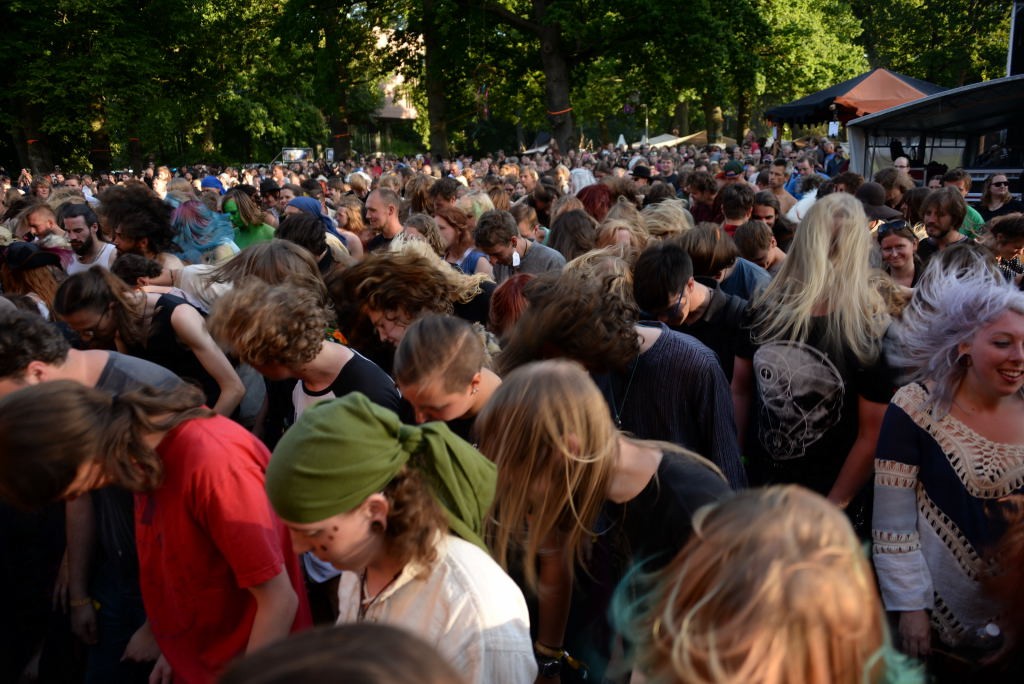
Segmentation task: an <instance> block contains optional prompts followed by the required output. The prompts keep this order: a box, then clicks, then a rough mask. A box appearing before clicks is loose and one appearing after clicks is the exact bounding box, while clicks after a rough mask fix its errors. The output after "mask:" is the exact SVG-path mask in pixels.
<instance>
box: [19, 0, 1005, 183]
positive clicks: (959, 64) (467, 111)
mask: <svg viewBox="0 0 1024 684" xmlns="http://www.w3.org/2000/svg"><path fill="white" fill-rule="evenodd" d="M6 4H7V7H8V8H9V10H8V11H5V14H4V29H5V30H4V34H5V36H4V37H5V40H3V41H0V60H3V63H4V64H5V65H7V66H8V68H7V69H5V70H4V71H3V73H2V74H0V124H2V125H3V127H4V128H5V129H8V130H10V131H11V132H12V140H13V142H14V144H15V148H17V151H18V153H19V156H22V157H26V156H27V157H29V158H31V159H32V161H33V163H34V164H36V165H37V166H39V167H44V166H45V165H46V164H47V163H50V164H52V163H54V162H57V163H61V164H63V165H64V166H65V168H72V169H74V168H83V169H84V168H86V167H87V166H88V165H89V160H90V157H95V156H96V153H95V150H97V149H107V148H109V150H110V152H111V154H112V155H113V159H111V160H110V161H109V162H108V163H112V164H113V165H115V166H128V165H130V164H133V163H139V162H140V160H141V159H144V158H147V157H148V158H153V159H155V160H158V161H160V162H166V163H171V164H175V163H182V162H187V161H197V160H202V159H215V158H216V159H231V160H235V161H242V160H255V159H264V160H265V159H269V158H270V157H272V156H274V154H275V153H276V152H277V150H278V148H280V147H281V146H283V145H301V146H315V145H324V144H325V143H328V142H329V141H330V140H332V139H337V138H336V136H338V135H339V134H343V133H345V132H346V131H348V127H353V128H357V129H360V132H361V134H364V133H365V132H367V131H372V130H375V129H376V128H377V127H378V126H379V125H380V122H378V121H376V120H375V117H374V113H375V112H376V110H377V109H378V108H379V107H380V105H381V91H380V87H379V86H380V83H381V82H382V81H383V80H384V79H386V78H387V77H388V76H389V75H391V74H395V73H401V74H403V75H404V76H405V77H406V85H405V86H404V87H405V89H406V91H407V92H408V93H411V98H410V99H411V100H412V101H413V102H414V103H415V105H416V107H417V110H418V111H419V114H420V118H419V120H417V121H416V122H415V123H414V124H413V126H414V128H415V130H416V132H417V133H418V135H419V136H420V137H421V138H422V139H423V141H424V144H426V143H427V142H428V139H429V138H431V136H430V126H429V121H428V116H427V115H428V112H429V111H435V112H440V114H438V116H440V117H443V123H444V124H446V127H447V133H444V131H443V128H442V134H444V135H447V137H448V139H449V141H450V142H451V143H452V144H453V146H454V149H455V150H457V151H481V150H486V149H493V148H495V147H498V146H501V147H505V148H506V149H508V148H511V147H512V144H511V143H512V140H511V138H514V137H515V136H516V134H517V132H518V133H521V135H522V138H523V141H524V142H525V143H526V144H529V143H530V142H531V141H532V139H533V136H534V134H535V133H536V132H537V131H539V130H551V129H552V127H553V125H554V122H555V119H553V118H552V117H549V116H548V114H547V111H548V109H549V108H550V106H549V102H550V101H551V99H550V98H551V93H550V92H549V89H548V86H549V85H550V83H549V79H550V77H551V73H553V72H551V71H550V68H551V60H550V59H542V54H541V43H542V40H544V41H547V43H546V44H547V45H548V49H549V51H555V52H556V53H557V55H558V56H559V58H560V59H562V60H563V62H562V63H564V64H565V65H566V68H567V70H568V80H567V84H566V85H565V88H566V91H565V92H566V93H567V94H566V95H565V97H566V99H567V101H568V102H569V103H570V106H571V107H572V113H571V117H572V120H573V123H574V125H575V127H576V128H577V129H581V130H586V131H587V135H588V136H597V137H599V138H601V141H608V140H614V139H615V138H616V137H617V136H618V134H619V133H620V132H625V133H627V134H628V136H629V137H632V136H633V135H636V134H637V133H638V131H642V130H643V115H644V113H645V112H646V114H647V115H648V118H649V120H650V127H651V132H652V134H654V133H658V132H663V131H664V130H667V129H668V128H669V127H670V126H671V125H672V123H673V121H672V120H673V115H674V113H675V111H676V107H677V105H678V103H680V102H685V103H687V104H688V105H689V112H690V116H691V123H692V124H695V125H701V124H703V123H704V119H705V117H706V116H707V115H708V114H709V113H710V112H711V109H712V108H713V107H715V106H721V107H722V109H723V110H724V112H725V115H726V119H727V122H728V123H729V125H730V129H729V130H727V131H726V133H727V134H732V133H733V130H734V129H733V128H732V126H734V125H735V127H736V128H742V127H743V126H744V125H745V124H746V123H747V122H748V121H754V122H756V121H757V120H758V119H759V113H760V112H761V111H763V109H765V108H767V107H770V106H773V105H775V104H779V103H782V102H786V101H789V100H792V99H795V98H797V97H800V96H802V95H805V94H807V93H809V92H812V91H814V90H818V89H821V88H824V87H827V86H829V85H832V84H835V83H838V82H840V81H842V80H845V79H847V78H850V77H852V76H855V75H857V74H859V73H862V72H863V71H865V70H867V69H868V68H869V66H871V67H876V66H884V67H887V68H890V69H893V70H895V71H898V72H901V73H905V74H908V75H911V76H915V77H918V78H922V79H925V80H929V81H933V82H936V83H940V84H943V85H947V86H955V85H960V84H962V83H969V82H975V81H979V80H983V79H988V78H995V77H998V76H1001V75H1003V70H1004V66H1005V53H1006V46H1007V42H1008V32H1009V16H1010V9H1011V5H1012V3H1011V2H1010V0H886V2H875V1H874V0H690V1H689V2H686V3H664V2H648V3H639V2H638V3H623V2H621V0H615V1H614V2H613V1H612V0H479V1H477V0H362V1H356V0H251V2H248V3H242V4H240V5H231V6H229V5H225V4H223V3H219V2H214V1H213V0H163V1H162V2H156V1H155V0H140V1H137V2H128V0H108V2H106V3H104V4H102V5H97V4H95V3H93V4H90V3H81V2H73V1H72V0H32V1H31V2H30V1H29V0H8V1H7V3H6ZM549 56H550V54H549ZM546 70H548V72H547V73H546ZM428 83H435V84H437V87H435V88H433V89H428V88H427V87H426V85H427V84H428ZM428 104H429V106H428ZM436 123H437V121H435V124H436ZM435 128H436V127H435ZM435 133H436V131H435ZM30 139H31V140H35V141H38V142H36V143H33V145H32V146H29V145H28V143H27V141H28V140H30ZM136 140H137V141H138V144H135V142H134V141H136ZM430 143H431V144H433V143H434V141H433V140H432V139H431V140H430ZM133 153H134V155H135V156H134V158H133V156H132V155H133Z"/></svg>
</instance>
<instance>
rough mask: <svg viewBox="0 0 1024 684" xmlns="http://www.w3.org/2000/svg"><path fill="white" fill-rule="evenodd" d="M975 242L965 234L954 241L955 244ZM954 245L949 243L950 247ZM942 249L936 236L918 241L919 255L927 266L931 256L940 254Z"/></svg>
mask: <svg viewBox="0 0 1024 684" xmlns="http://www.w3.org/2000/svg"><path fill="white" fill-rule="evenodd" d="M973 243H974V240H972V239H971V238H969V237H966V236H965V237H964V238H963V239H961V240H957V241H956V242H954V243H953V245H961V244H963V245H969V244H973ZM953 245H949V247H952V246H953ZM940 251H941V250H940V249H939V245H938V243H936V242H935V239H934V238H930V237H926V238H925V239H924V240H921V242H919V243H917V256H918V258H920V260H921V263H922V264H924V265H925V266H927V265H928V262H929V261H931V258H932V257H934V256H935V255H936V254H938V253H939V252H940ZM915 263H916V262H915Z"/></svg>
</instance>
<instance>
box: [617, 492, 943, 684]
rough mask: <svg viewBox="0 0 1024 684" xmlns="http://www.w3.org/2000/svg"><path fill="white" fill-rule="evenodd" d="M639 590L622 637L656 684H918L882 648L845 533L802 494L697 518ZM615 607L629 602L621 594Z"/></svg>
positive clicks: (868, 589)
mask: <svg viewBox="0 0 1024 684" xmlns="http://www.w3.org/2000/svg"><path fill="white" fill-rule="evenodd" d="M740 559H741V560H740ZM645 579H646V582H645V581H644V580H641V582H640V584H641V585H644V584H646V583H649V591H650V593H649V595H648V596H647V597H645V598H646V600H648V601H649V602H650V607H649V608H648V609H647V610H642V609H641V611H642V614H641V616H639V618H638V619H634V620H633V622H632V623H631V624H630V625H629V627H627V630H628V632H630V634H629V636H631V637H632V638H633V640H634V643H635V644H636V670H638V671H640V672H643V673H644V674H645V675H646V676H647V677H648V678H649V681H651V682H652V683H669V682H686V683H687V684H726V683H727V682H729V683H731V682H744V683H745V684H862V683H864V682H873V683H881V682H894V681H902V682H921V681H923V677H922V676H921V675H920V673H918V672H915V671H912V670H910V668H909V667H908V664H907V663H906V661H905V659H903V658H901V657H900V656H899V655H898V654H896V653H895V651H894V650H893V649H892V648H891V647H890V646H889V644H888V634H887V630H886V625H885V614H884V612H883V610H882V606H881V603H880V601H879V597H878V592H877V589H876V588H875V581H874V576H873V575H872V572H871V567H870V565H869V564H868V562H867V559H866V558H865V557H864V552H863V551H862V549H861V546H860V542H859V540H858V539H857V536H856V535H855V534H854V533H853V530H852V529H851V527H850V523H849V522H848V521H847V520H846V518H845V516H844V515H843V514H842V513H841V512H840V511H839V510H838V509H837V508H836V507H835V506H833V505H831V504H829V503H828V502H827V501H826V500H825V499H824V498H823V497H821V496H820V495H818V494H815V493H814V492H810V491H807V490H806V489H804V488H802V487H796V486H792V485H788V486H775V487H768V488H766V489H752V490H747V491H744V492H740V493H738V494H736V495H735V496H733V497H731V498H729V499H727V500H725V501H723V502H721V503H718V504H714V505H710V506H707V507H705V508H702V509H701V510H700V511H698V512H697V514H696V516H695V517H694V521H693V536H692V537H691V538H690V541H689V542H688V543H687V545H686V546H685V547H684V548H683V550H682V551H680V553H679V554H678V555H677V556H676V557H675V559H674V560H673V561H672V562H671V564H669V565H668V566H667V567H665V568H664V570H663V571H661V572H660V573H657V574H654V575H651V576H648V577H647V578H645ZM627 586H629V585H624V586H623V588H624V589H625V587H627ZM630 588H631V589H632V588H635V587H630ZM616 598H617V599H621V600H622V601H621V603H622V604H628V602H629V599H627V598H626V592H625V591H622V590H620V592H619V594H618V596H617V597H616ZM619 607H620V608H621V607H623V606H622V605H620V606H619ZM637 607H639V606H638V605H637V604H636V603H634V604H633V606H632V608H634V609H635V608H637ZM625 611H626V612H629V611H630V608H629V607H627V608H626V609H625ZM627 619H628V618H627Z"/></svg>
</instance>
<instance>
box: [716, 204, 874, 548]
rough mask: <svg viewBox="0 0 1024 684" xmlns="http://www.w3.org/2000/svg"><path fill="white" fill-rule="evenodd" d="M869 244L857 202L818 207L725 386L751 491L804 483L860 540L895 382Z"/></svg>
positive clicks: (759, 301) (761, 303)
mask: <svg viewBox="0 0 1024 684" xmlns="http://www.w3.org/2000/svg"><path fill="white" fill-rule="evenodd" d="M871 249H872V245H871V234H870V232H869V231H868V230H867V216H866V215H865V214H864V209H863V208H862V206H861V204H860V202H859V201H857V199H856V198H855V197H853V196H852V195H848V194H846V193H836V194H832V195H829V196H827V197H825V198H823V199H821V200H819V201H818V202H816V203H815V204H814V206H813V207H811V209H810V211H809V212H808V214H807V216H806V217H805V218H804V221H803V223H801V225H800V230H799V231H797V234H796V238H795V239H794V240H793V245H792V247H791V248H790V251H789V255H788V256H787V258H786V260H785V261H784V262H783V265H782V268H781V269H780V270H779V273H778V274H777V275H776V277H775V278H774V279H772V281H771V282H770V284H769V285H768V286H767V287H766V288H765V289H764V291H763V292H761V294H760V295H759V296H756V297H755V298H754V300H753V302H752V305H751V310H752V313H751V328H750V338H749V341H748V342H747V343H745V344H741V346H740V347H739V348H738V350H737V356H736V364H735V366H734V370H733V381H732V387H733V398H734V402H735V406H736V419H737V426H738V428H739V434H740V439H741V440H745V449H744V453H745V454H746V456H747V458H748V474H749V475H750V480H751V484H773V483H795V484H802V485H804V486H806V487H808V488H810V489H813V490H815V491H817V492H818V493H819V494H822V495H825V496H827V497H828V499H829V500H830V501H832V502H833V503H835V504H837V505H838V506H840V507H843V508H846V509H847V512H848V514H849V515H850V517H851V519H852V520H853V522H854V526H855V527H856V528H858V531H859V532H860V533H862V534H863V533H865V532H866V530H867V529H870V526H869V521H868V515H869V510H868V508H867V498H866V497H867V495H869V494H870V490H869V489H868V488H867V485H868V482H869V480H870V478H871V473H872V468H873V455H874V449H875V442H876V441H877V439H878V430H879V427H880V426H881V420H882V414H883V413H884V412H885V405H886V403H887V402H888V400H889V397H891V396H892V388H893V385H894V380H893V379H892V378H891V377H889V374H888V373H887V371H886V369H885V367H884V363H882V359H881V356H882V337H883V335H884V334H885V331H886V329H887V328H888V325H889V314H888V310H887V306H886V302H885V300H884V299H883V297H882V296H881V294H880V293H879V292H878V290H877V289H875V288H873V287H872V286H871V273H872V271H871V268H870V264H869V260H870V253H871ZM741 443H743V442H741Z"/></svg>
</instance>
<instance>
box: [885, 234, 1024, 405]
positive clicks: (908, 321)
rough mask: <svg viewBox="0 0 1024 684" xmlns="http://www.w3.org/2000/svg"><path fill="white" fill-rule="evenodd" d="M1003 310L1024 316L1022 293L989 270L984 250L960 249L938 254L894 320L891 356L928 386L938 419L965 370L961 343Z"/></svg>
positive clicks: (910, 377)
mask: <svg viewBox="0 0 1024 684" xmlns="http://www.w3.org/2000/svg"><path fill="white" fill-rule="evenodd" d="M1007 311H1014V312H1016V313H1019V314H1024V292H1021V291H1019V290H1017V289H1016V288H1015V287H1013V285H1011V284H1008V283H1007V282H1006V280H1005V279H1004V278H1003V277H1002V276H1001V275H1000V274H999V272H998V271H993V269H992V268H991V265H990V264H989V262H988V259H987V258H986V256H985V255H984V254H982V253H980V252H978V251H977V250H958V253H957V254H956V255H955V257H954V258H950V259H943V258H940V257H939V256H938V255H937V256H936V257H935V258H933V259H932V261H931V263H929V264H928V268H927V270H926V271H925V273H924V275H923V276H922V277H921V281H920V282H919V283H918V286H917V289H916V291H915V292H914V296H913V298H911V300H910V303H909V304H908V305H907V306H906V308H905V309H904V310H903V315H902V317H901V320H899V321H897V322H895V323H894V324H893V331H892V334H893V337H894V341H895V344H894V345H893V347H892V349H891V350H890V353H889V359H890V361H891V362H892V363H893V364H894V365H896V367H901V368H904V369H906V370H907V371H909V375H908V377H907V378H906V379H907V380H908V381H910V382H926V381H927V382H929V383H930V384H931V390H930V392H929V394H928V401H927V408H928V409H930V410H931V412H932V415H933V416H934V417H935V418H936V419H940V418H942V417H944V416H945V415H946V414H947V413H949V408H950V405H951V404H952V401H953V395H954V394H955V393H956V390H957V388H958V387H959V386H960V383H961V381H962V380H963V378H964V375H965V373H966V368H967V366H966V364H964V363H963V361H962V359H961V354H960V349H959V347H960V345H961V344H963V343H965V342H970V341H971V339H973V337H974V335H975V334H976V333H977V332H978V330H979V329H980V328H982V327H984V326H986V325H988V324H989V323H991V322H992V321H994V320H996V319H997V318H999V317H1000V316H1002V315H1003V314H1004V313H1006V312H1007ZM1021 396H1022V397H1024V389H1022V391H1021Z"/></svg>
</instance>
